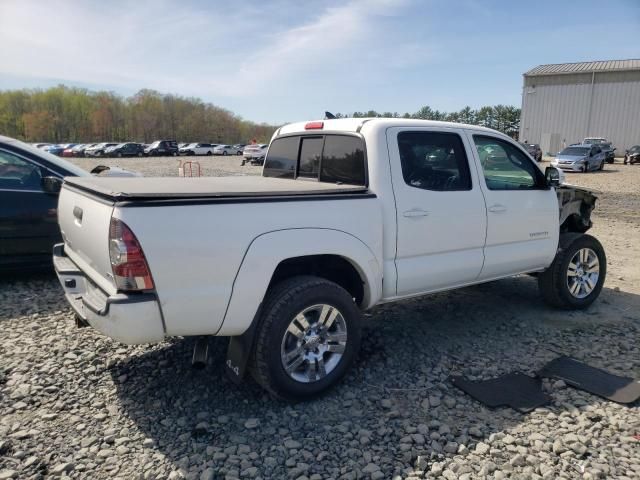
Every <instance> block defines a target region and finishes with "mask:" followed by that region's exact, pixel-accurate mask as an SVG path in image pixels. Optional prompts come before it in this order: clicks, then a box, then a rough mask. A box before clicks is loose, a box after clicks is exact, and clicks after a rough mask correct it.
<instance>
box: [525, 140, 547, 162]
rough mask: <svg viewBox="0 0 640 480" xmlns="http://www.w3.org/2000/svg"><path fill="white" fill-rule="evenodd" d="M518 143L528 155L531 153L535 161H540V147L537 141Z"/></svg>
mask: <svg viewBox="0 0 640 480" xmlns="http://www.w3.org/2000/svg"><path fill="white" fill-rule="evenodd" d="M520 145H522V146H523V147H524V149H525V150H526V151H527V152H529V155H531V157H532V158H533V159H534V160H535V161H536V162H541V161H542V149H541V148H540V145H538V144H537V143H520Z"/></svg>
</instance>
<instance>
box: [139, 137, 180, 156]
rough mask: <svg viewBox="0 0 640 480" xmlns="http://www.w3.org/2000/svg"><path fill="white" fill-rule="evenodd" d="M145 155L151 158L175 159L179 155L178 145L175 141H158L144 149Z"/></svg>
mask: <svg viewBox="0 0 640 480" xmlns="http://www.w3.org/2000/svg"><path fill="white" fill-rule="evenodd" d="M144 154H145V155H147V156H149V157H160V156H167V155H168V156H174V157H175V156H177V155H178V154H179V149H178V143H177V142H176V141H175V140H156V141H155V142H153V143H152V144H151V145H149V146H148V147H147V148H145V149H144Z"/></svg>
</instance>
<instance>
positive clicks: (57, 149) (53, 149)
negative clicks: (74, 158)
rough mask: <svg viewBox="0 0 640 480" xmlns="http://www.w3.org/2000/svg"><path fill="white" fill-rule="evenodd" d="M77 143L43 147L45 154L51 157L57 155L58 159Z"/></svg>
mask: <svg viewBox="0 0 640 480" xmlns="http://www.w3.org/2000/svg"><path fill="white" fill-rule="evenodd" d="M74 145H75V143H65V144H58V145H49V146H47V147H43V150H44V151H45V152H48V153H50V154H51V155H57V156H58V157H61V156H62V152H64V151H65V150H66V149H67V148H70V147H73V146H74Z"/></svg>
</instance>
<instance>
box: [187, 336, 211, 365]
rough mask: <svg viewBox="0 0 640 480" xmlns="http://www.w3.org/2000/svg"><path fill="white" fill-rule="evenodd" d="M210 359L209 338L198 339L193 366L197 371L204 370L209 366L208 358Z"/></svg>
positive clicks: (194, 349) (192, 361)
mask: <svg viewBox="0 0 640 480" xmlns="http://www.w3.org/2000/svg"><path fill="white" fill-rule="evenodd" d="M208 357H209V337H198V338H197V339H196V344H195V345H194V346H193V358H192V359H191V366H192V367H193V368H195V369H196V370H202V369H203V368H204V367H206V366H207V358H208Z"/></svg>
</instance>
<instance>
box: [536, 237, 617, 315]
mask: <svg viewBox="0 0 640 480" xmlns="http://www.w3.org/2000/svg"><path fill="white" fill-rule="evenodd" d="M559 247H560V248H559V249H558V253H557V254H556V258H555V259H554V261H553V263H552V264H551V266H550V267H549V268H548V269H547V270H545V271H544V272H542V273H540V274H539V275H538V286H539V288H540V293H542V296H543V298H544V299H545V301H546V302H547V303H549V304H550V305H553V306H555V307H559V308H565V309H583V308H587V307H588V306H589V305H591V304H592V303H593V302H594V301H595V299H596V298H598V295H600V292H601V291H602V286H603V284H604V280H605V277H606V275H607V257H606V255H605V253H604V248H602V245H601V244H600V242H599V241H598V240H597V239H596V238H594V237H592V236H591V235H585V234H582V233H565V234H562V235H561V236H560V245H559Z"/></svg>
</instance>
